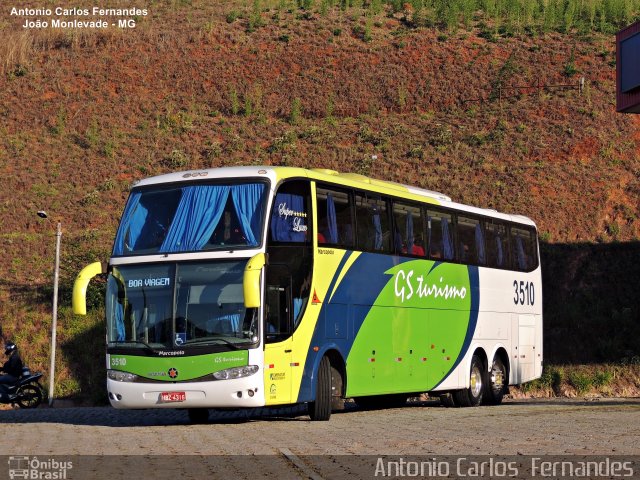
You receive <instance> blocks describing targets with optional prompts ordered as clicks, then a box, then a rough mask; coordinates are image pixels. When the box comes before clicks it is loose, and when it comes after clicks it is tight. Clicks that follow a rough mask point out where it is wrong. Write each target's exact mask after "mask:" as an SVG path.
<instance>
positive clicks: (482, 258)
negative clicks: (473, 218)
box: [476, 223, 487, 265]
mask: <svg viewBox="0 0 640 480" xmlns="http://www.w3.org/2000/svg"><path fill="white" fill-rule="evenodd" d="M476 251H477V252H478V263H479V264H480V265H484V264H485V263H486V261H487V256H486V255H485V251H484V235H483V234H482V226H481V225H480V224H479V223H478V224H476Z"/></svg>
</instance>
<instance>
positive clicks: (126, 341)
mask: <svg viewBox="0 0 640 480" xmlns="http://www.w3.org/2000/svg"><path fill="white" fill-rule="evenodd" d="M109 343H118V344H122V343H133V344H136V345H144V346H145V347H147V349H148V350H149V351H151V352H152V353H158V351H157V350H156V349H155V348H153V347H152V346H151V345H149V344H148V343H147V342H143V341H142V340H115V341H113V342H109Z"/></svg>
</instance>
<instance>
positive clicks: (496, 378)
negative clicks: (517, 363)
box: [491, 362, 505, 393]
mask: <svg viewBox="0 0 640 480" xmlns="http://www.w3.org/2000/svg"><path fill="white" fill-rule="evenodd" d="M504 376H505V372H504V369H503V368H502V365H501V364H499V363H497V362H494V364H493V367H492V368H491V387H492V388H493V390H494V391H495V392H496V393H499V392H501V391H502V389H503V388H504Z"/></svg>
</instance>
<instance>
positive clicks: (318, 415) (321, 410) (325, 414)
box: [308, 357, 331, 422]
mask: <svg viewBox="0 0 640 480" xmlns="http://www.w3.org/2000/svg"><path fill="white" fill-rule="evenodd" d="M308 409H309V417H310V418H311V420H313V421H314V422H317V421H326V420H329V418H330V417H331V362H330V361H329V357H322V360H320V366H319V367H318V381H317V383H316V399H315V400H314V401H313V402H309V405H308Z"/></svg>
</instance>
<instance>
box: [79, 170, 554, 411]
mask: <svg viewBox="0 0 640 480" xmlns="http://www.w3.org/2000/svg"><path fill="white" fill-rule="evenodd" d="M539 259H540V255H539V248H538V239H537V232H536V227H535V224H534V222H532V221H531V220H530V219H528V218H526V217H523V216H520V215H507V214H503V213H498V212H496V211H494V210H487V209H481V208H475V207H470V206H467V205H462V204H459V203H454V202H452V201H451V199H450V198H449V197H447V196H445V195H443V194H440V193H437V192H433V191H429V190H424V189H420V188H413V187H409V186H406V185H401V184H397V183H394V182H388V181H382V180H375V179H371V178H368V177H365V176H362V175H358V174H351V173H338V172H336V171H333V170H322V169H311V170H306V169H300V168H289V167H233V168H219V169H210V170H198V171H189V172H183V173H172V174H167V175H161V176H157V177H153V178H148V179H145V180H142V181H139V182H138V183H136V184H135V185H134V186H133V187H132V189H131V193H130V196H129V200H128V202H127V204H126V207H125V209H124V213H123V215H122V219H121V222H120V226H119V228H118V231H117V234H116V238H115V242H114V246H113V252H112V256H111V259H110V261H109V263H108V266H107V267H106V268H105V267H103V266H101V264H100V263H95V264H92V265H89V266H88V267H86V268H85V269H83V271H82V272H80V274H79V276H78V278H77V280H76V284H75V286H74V297H73V304H74V311H75V312H76V313H80V314H83V313H86V302H85V292H86V288H87V285H88V283H89V281H90V279H91V278H92V277H94V276H95V275H96V274H98V273H101V272H102V273H107V274H108V280H107V292H106V330H107V331H106V337H107V338H106V340H107V369H108V374H107V390H108V394H109V400H110V402H111V405H113V406H114V407H116V408H185V409H189V415H190V418H191V419H192V420H193V421H204V420H206V418H208V410H207V409H209V408H248V407H261V406H269V405H291V404H307V405H308V412H309V415H310V417H311V419H313V420H327V419H329V417H330V415H331V412H332V410H335V409H339V408H341V406H342V405H343V404H344V399H345V398H352V399H354V400H355V401H356V402H357V403H358V404H359V405H361V406H364V407H368V406H373V405H385V404H386V405H391V404H400V403H403V402H405V401H406V400H407V398H408V397H410V396H415V395H417V394H420V393H423V392H428V393H429V395H431V396H433V395H436V396H440V398H441V399H442V400H443V403H444V404H446V405H448V406H454V405H455V406H460V407H466V406H477V405H480V404H499V403H500V402H501V401H502V398H503V395H504V394H505V392H506V391H507V389H508V385H513V384H520V383H523V382H526V381H529V380H533V379H535V378H537V377H539V376H540V374H541V372H542V358H543V357H542V283H541V273H540V261H539ZM104 270H106V271H104Z"/></svg>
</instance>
